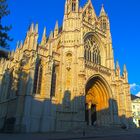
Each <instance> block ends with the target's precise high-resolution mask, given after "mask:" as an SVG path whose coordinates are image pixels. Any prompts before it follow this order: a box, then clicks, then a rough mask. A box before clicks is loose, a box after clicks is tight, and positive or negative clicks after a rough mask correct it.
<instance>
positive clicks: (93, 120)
mask: <svg viewBox="0 0 140 140" xmlns="http://www.w3.org/2000/svg"><path fill="white" fill-rule="evenodd" d="M96 120H97V116H96V105H93V104H92V106H91V124H92V125H95V123H96Z"/></svg>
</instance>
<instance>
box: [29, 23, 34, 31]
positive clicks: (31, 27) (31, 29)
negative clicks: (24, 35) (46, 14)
mask: <svg viewBox="0 0 140 140" xmlns="http://www.w3.org/2000/svg"><path fill="white" fill-rule="evenodd" d="M30 32H31V33H33V32H34V23H32V24H31V26H30Z"/></svg>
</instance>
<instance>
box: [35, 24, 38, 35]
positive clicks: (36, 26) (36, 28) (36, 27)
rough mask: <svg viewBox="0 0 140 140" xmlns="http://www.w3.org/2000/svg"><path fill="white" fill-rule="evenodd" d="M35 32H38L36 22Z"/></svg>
mask: <svg viewBox="0 0 140 140" xmlns="http://www.w3.org/2000/svg"><path fill="white" fill-rule="evenodd" d="M35 33H38V23H37V24H36V25H35Z"/></svg>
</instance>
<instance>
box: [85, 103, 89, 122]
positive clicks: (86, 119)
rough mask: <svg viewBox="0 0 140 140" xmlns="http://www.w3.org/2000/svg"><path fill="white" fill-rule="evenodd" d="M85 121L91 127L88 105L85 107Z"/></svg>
mask: <svg viewBox="0 0 140 140" xmlns="http://www.w3.org/2000/svg"><path fill="white" fill-rule="evenodd" d="M85 121H86V123H87V125H89V111H88V104H86V106H85Z"/></svg>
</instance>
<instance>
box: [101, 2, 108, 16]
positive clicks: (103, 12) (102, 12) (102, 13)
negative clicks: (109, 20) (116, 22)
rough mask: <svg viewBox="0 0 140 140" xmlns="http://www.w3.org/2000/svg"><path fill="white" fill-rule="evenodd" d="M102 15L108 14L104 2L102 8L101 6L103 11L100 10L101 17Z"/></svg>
mask: <svg viewBox="0 0 140 140" xmlns="http://www.w3.org/2000/svg"><path fill="white" fill-rule="evenodd" d="M101 16H107V14H106V12H105V9H104V5H103V4H102V8H101V11H100V17H101Z"/></svg>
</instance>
